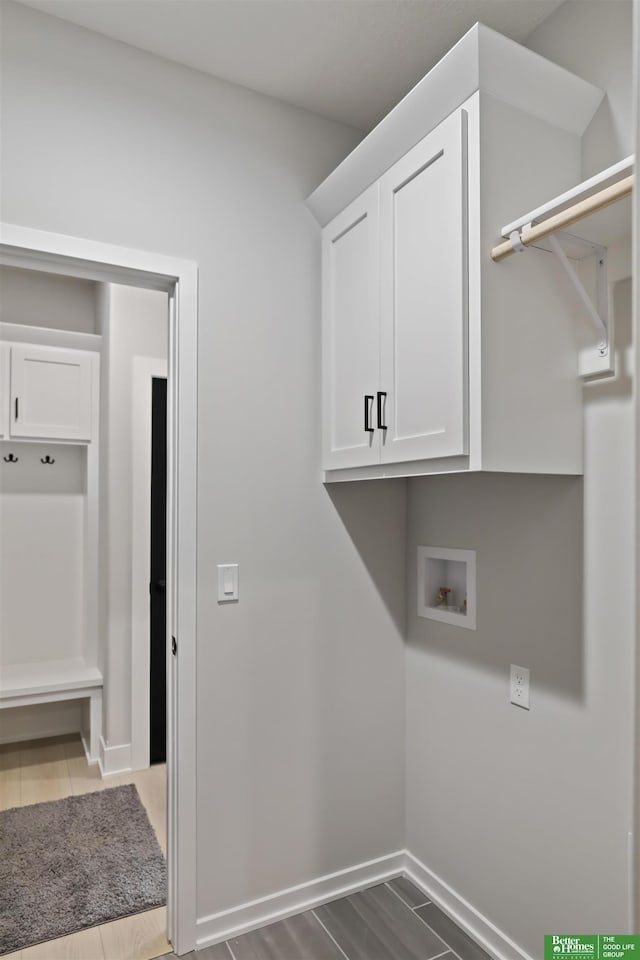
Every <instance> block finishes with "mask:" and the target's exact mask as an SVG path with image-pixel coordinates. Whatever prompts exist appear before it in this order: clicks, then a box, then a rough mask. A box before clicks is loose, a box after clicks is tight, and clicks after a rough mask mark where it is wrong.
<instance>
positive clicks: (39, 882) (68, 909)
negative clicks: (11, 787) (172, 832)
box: [0, 784, 167, 954]
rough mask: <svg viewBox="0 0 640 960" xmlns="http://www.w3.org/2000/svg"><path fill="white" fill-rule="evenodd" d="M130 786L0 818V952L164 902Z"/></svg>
mask: <svg viewBox="0 0 640 960" xmlns="http://www.w3.org/2000/svg"><path fill="white" fill-rule="evenodd" d="M166 890H167V868H166V864H165V859H164V856H163V853H162V850H161V849H160V846H159V844H158V841H157V839H156V835H155V833H154V832H153V828H152V826H151V824H150V823H149V818H148V817H147V812H146V810H145V809H144V806H143V805H142V801H141V800H140V797H139V796H138V791H137V790H136V788H135V786H133V784H128V785H127V786H124V787H112V788H110V789H108V790H97V791H96V792H95V793H87V794H83V795H82V796H80V797H67V798H66V799H64V800H54V801H52V802H50V803H36V804H33V805H32V806H28V807H13V808H12V809H11V810H5V811H3V812H1V813H0V954H3V953H11V952H12V951H14V950H21V949H24V948H25V947H28V946H31V945H32V944H34V943H40V942H41V941H43V940H53V939H55V938H56V937H62V936H65V935H66V934H69V933H75V932H76V931H77V930H83V929H84V928H85V927H93V926H95V925H96V924H98V923H106V922H107V921H108V920H116V919H117V918H118V917H125V916H128V915H129V914H132V913H139V912H140V911H141V910H149V909H151V908H152V907H160V906H162V905H163V904H164V903H166Z"/></svg>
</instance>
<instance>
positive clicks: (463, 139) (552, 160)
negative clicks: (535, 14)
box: [307, 25, 603, 481]
mask: <svg viewBox="0 0 640 960" xmlns="http://www.w3.org/2000/svg"><path fill="white" fill-rule="evenodd" d="M496 91H498V92H500V91H505V92H508V97H503V96H502V94H501V93H499V94H496ZM602 96H603V94H602V91H600V90H598V89H597V88H595V87H593V86H592V85H591V84H589V83H586V82H585V81H584V80H582V79H580V78H579V77H575V76H573V75H572V74H570V73H569V72H568V71H566V70H563V69H562V68H560V67H558V66H557V65H556V64H553V63H551V62H549V61H547V60H545V59H544V58H542V57H540V56H538V55H537V54H534V53H532V52H531V51H530V50H527V49H526V48H524V47H520V46H519V45H518V44H516V43H513V41H511V40H507V39H506V38H505V37H501V36H500V35H499V34H497V33H495V32H494V31H492V30H489V29H488V28H486V27H483V26H481V25H476V26H475V27H473V28H472V30H470V31H469V33H468V34H466V35H465V37H463V38H462V40H460V41H459V42H458V44H456V46H455V47H454V48H453V50H451V51H450V52H449V54H447V56H446V57H445V58H444V60H442V61H441V62H440V63H439V64H437V65H436V66H435V67H434V68H433V69H432V70H431V72H430V73H429V74H427V76H426V77H425V78H424V79H423V80H422V81H421V82H420V83H419V84H418V85H417V86H416V87H415V88H414V90H412V91H411V92H410V93H409V94H408V95H407V96H406V97H405V98H404V99H403V100H402V101H401V103H399V104H398V106H397V107H396V108H395V109H394V110H393V111H392V112H391V113H390V114H389V115H388V116H387V117H385V118H384V119H383V120H382V121H381V122H380V123H379V124H378V126H377V127H376V128H375V129H374V130H372V131H371V133H370V134H369V135H368V136H367V137H365V139H364V140H363V141H362V143H360V144H359V146H357V147H356V149H355V150H354V151H353V152H352V153H351V154H350V155H349V156H348V157H346V159H345V160H343V162H342V163H341V164H340V166H339V167H338V168H337V169H336V170H335V171H334V172H333V173H332V174H330V175H329V177H328V178H327V179H326V180H325V181H324V183H322V184H321V185H320V186H319V187H318V188H317V189H316V190H315V191H314V193H313V194H312V195H311V196H310V197H309V198H308V200H307V204H308V206H309V208H310V209H311V211H312V212H313V214H314V216H315V217H316V219H317V220H318V222H319V224H320V226H321V227H322V230H323V239H322V249H323V260H322V271H323V283H322V296H323V303H322V317H323V328H322V336H323V369H322V388H323V457H322V466H323V469H324V479H325V480H326V481H333V480H355V479H360V478H374V477H393V476H417V475H421V474H432V473H453V472H461V471H475V470H487V471H505V472H507V471H508V472H512V473H541V474H545V473H549V474H554V473H558V474H579V473H581V472H582V469H583V451H582V433H583V403H582V385H581V383H580V382H579V378H578V353H579V343H578V337H577V335H576V328H575V323H574V314H573V312H572V303H571V298H570V294H569V295H568V294H567V291H566V289H565V288H564V287H563V286H561V285H560V284H559V283H557V282H556V279H555V278H554V276H553V275H552V274H550V269H549V259H548V254H547V253H545V252H542V251H535V250H532V251H531V253H530V254H528V255H527V263H526V264H523V263H522V262H521V261H520V259H519V257H518V256H514V257H511V258H509V260H506V261H504V263H501V264H496V263H494V262H493V261H492V260H491V257H490V250H491V247H492V245H493V243H494V241H495V238H496V237H497V236H499V235H500V229H501V227H502V225H503V224H504V223H507V222H509V219H510V217H512V216H513V210H516V209H533V208H535V207H536V205H539V204H540V203H541V202H543V201H544V200H545V199H546V198H547V197H548V196H549V195H554V193H561V192H562V191H563V190H566V189H567V186H569V185H571V184H572V183H575V182H576V180H578V179H580V168H581V135H582V133H583V132H584V130H585V129H586V127H587V125H588V124H589V122H590V120H591V118H592V116H593V115H594V113H595V111H596V110H597V108H598V105H599V103H600V102H601V100H602ZM507 101H508V102H507Z"/></svg>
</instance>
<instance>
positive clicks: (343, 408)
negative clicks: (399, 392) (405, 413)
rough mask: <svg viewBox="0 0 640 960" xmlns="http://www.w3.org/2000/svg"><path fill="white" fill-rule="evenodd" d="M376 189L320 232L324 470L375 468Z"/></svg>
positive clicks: (377, 366) (377, 346)
mask: <svg viewBox="0 0 640 960" xmlns="http://www.w3.org/2000/svg"><path fill="white" fill-rule="evenodd" d="M378 221H379V217H378V187H377V184H376V185H375V186H373V187H372V188H371V189H369V190H366V191H365V193H364V194H363V195H362V196H361V197H358V199H357V200H355V201H354V202H353V203H351V204H350V205H349V206H348V207H347V209H346V210H344V211H343V212H342V213H341V214H339V215H338V216H337V217H336V218H335V220H333V221H332V222H331V223H330V224H329V225H328V226H327V227H326V228H325V230H324V231H323V236H322V274H323V370H324V375H325V379H324V389H323V460H324V463H325V466H326V468H327V469H336V468H339V467H344V466H349V467H351V466H362V465H366V464H371V463H378V462H379V459H380V441H379V434H378V432H377V431H376V429H375V419H374V403H375V400H376V393H377V390H378V383H379V379H380V331H379V317H380V305H379V300H378V284H379V281H378V239H379V238H378Z"/></svg>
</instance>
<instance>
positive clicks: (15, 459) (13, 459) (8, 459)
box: [4, 453, 19, 463]
mask: <svg viewBox="0 0 640 960" xmlns="http://www.w3.org/2000/svg"><path fill="white" fill-rule="evenodd" d="M18 459H19V457H14V455H13V454H12V453H10V454H9V456H8V457H5V458H4V462H5V463H17V462H18Z"/></svg>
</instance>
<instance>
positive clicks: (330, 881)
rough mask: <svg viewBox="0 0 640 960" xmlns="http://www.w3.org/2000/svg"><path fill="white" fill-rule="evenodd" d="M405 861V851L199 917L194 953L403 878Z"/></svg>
mask: <svg viewBox="0 0 640 960" xmlns="http://www.w3.org/2000/svg"><path fill="white" fill-rule="evenodd" d="M404 861H405V853H404V851H403V850H398V851H397V852H396V853H390V854H388V856H386V857H379V858H378V859H376V860H368V861H367V862H366V863H360V864H358V865H357V866H355V867H349V868H347V869H346V870H339V871H338V872H337V873H330V874H327V875H326V876H324V877H318V878H317V879H316V880H310V881H308V882H307V883H300V884H298V886H295V887H289V888H288V889H286V890H280V891H279V892H278V893H273V894H271V895H270V896H268V897H261V898H260V899H259V900H252V901H251V902H249V903H243V904H241V905H240V906H238V907H232V908H231V909H230V910H222V911H221V912H220V913H214V914H212V915H211V916H209V917H202V918H201V919H199V920H198V922H197V940H196V942H197V948H196V949H197V950H202V949H203V948H204V947H209V946H212V945H213V944H215V943H220V942H221V941H223V940H228V939H230V938H231V937H237V936H240V934H242V933H249V932H250V931H251V930H256V929H257V928H258V927H262V926H264V925H265V924H267V923H273V922H274V921H275V920H285V919H286V918H287V917H292V916H294V914H296V913H302V912H303V911H305V910H312V909H313V908H314V907H318V906H321V905H322V904H323V903H328V902H329V901H330V900H335V899H336V898H337V897H347V896H349V895H350V894H352V893H357V892H358V891H359V890H364V889H365V888H366V887H370V886H373V884H376V883H384V882H385V881H386V880H391V879H392V878H393V877H398V876H400V875H401V874H402V872H403V868H404Z"/></svg>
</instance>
